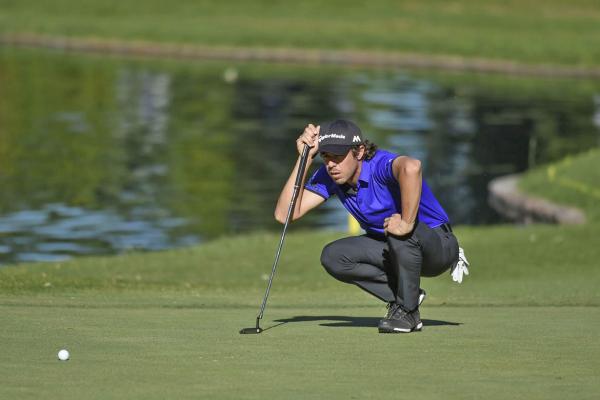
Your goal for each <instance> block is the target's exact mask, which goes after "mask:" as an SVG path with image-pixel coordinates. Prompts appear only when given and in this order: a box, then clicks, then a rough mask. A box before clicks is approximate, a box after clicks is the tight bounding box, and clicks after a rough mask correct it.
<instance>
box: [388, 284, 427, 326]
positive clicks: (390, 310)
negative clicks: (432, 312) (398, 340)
mask: <svg viewBox="0 0 600 400" xmlns="http://www.w3.org/2000/svg"><path fill="white" fill-rule="evenodd" d="M425 297H427V292H425V291H424V290H423V289H419V306H420V305H421V304H422V303H423V301H424V300H425ZM397 307H398V305H397V304H396V303H388V304H387V311H386V313H385V316H384V317H383V319H382V320H380V321H379V324H378V325H377V327H378V328H379V329H380V330H381V328H384V329H385V327H386V326H387V325H388V324H387V321H388V320H389V319H390V318H391V316H392V315H393V314H394V313H395V312H396V308H397ZM417 310H418V309H417ZM417 313H418V311H417ZM420 321H421V320H420V319H419V322H420Z"/></svg>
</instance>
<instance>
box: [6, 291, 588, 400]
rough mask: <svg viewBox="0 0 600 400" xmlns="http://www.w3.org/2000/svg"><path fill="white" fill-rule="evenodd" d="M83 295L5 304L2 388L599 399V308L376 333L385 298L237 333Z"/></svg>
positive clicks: (433, 320) (194, 309)
mask: <svg viewBox="0 0 600 400" xmlns="http://www.w3.org/2000/svg"><path fill="white" fill-rule="evenodd" d="M182 299H183V300H185V298H184V297H182ZM86 301H91V302H92V303H93V302H94V299H93V298H89V299H87V300H86V299H85V298H84V299H83V301H82V299H81V298H80V299H79V300H78V303H77V304H79V305H77V304H75V305H71V306H66V305H63V306H48V305H32V304H28V305H16V304H13V305H2V306H0V324H1V325H2V327H3V329H2V331H1V332H2V333H1V334H0V340H1V342H2V347H3V357H2V360H3V361H2V370H3V373H2V375H1V377H0V381H1V382H2V385H1V386H0V397H2V398H7V399H8V398H19V399H29V398H31V399H34V398H40V396H42V397H43V398H56V399H59V398H60V399H82V398H86V399H97V398H98V399H101V398H128V399H131V398H140V399H142V398H143V399H165V398H210V399H217V398H231V399H235V398H244V399H258V398H332V399H338V398H339V399H349V398H356V399H361V398H386V397H390V398H419V399H437V398H440V397H444V398H487V399H506V398H515V399H549V398H557V399H558V398H578V399H585V398H590V399H591V398H594V396H595V395H596V394H597V391H598V389H599V388H600V387H599V385H598V383H597V380H596V378H597V372H598V370H599V369H600V346H599V343H598V340H597V337H598V336H597V333H598V331H599V329H600V313H599V311H598V308H597V307H449V306H439V307H427V306H424V307H423V310H422V314H423V320H424V324H425V327H424V330H423V331H422V332H420V333H415V334H410V335H380V334H378V333H377V330H376V324H377V321H378V319H379V316H380V314H381V313H382V312H383V308H382V307H381V306H369V307H345V306H337V307H336V306H333V305H327V304H324V305H323V306H322V307H321V308H318V309H317V308H314V307H309V308H304V307H294V306H286V307H274V308H272V309H271V310H270V311H269V313H268V318H266V319H265V320H264V321H263V327H264V328H268V329H266V330H265V331H264V332H263V333H262V334H261V335H240V334H238V330H239V329H240V328H242V327H246V326H252V325H253V323H254V315H255V313H254V310H251V309H249V308H247V307H242V308H239V307H224V306H211V305H210V304H204V305H200V304H198V305H197V306H189V307H182V308H178V307H159V306H147V307H139V306H136V307H127V306H117V305H111V304H107V303H104V304H96V305H95V306H94V307H88V306H89V305H91V304H88V306H86V305H85V303H86ZM101 303H103V302H101ZM61 348H68V349H69V351H70V352H71V359H70V360H69V361H67V362H60V361H58V360H57V359H56V353H57V352H58V350H59V349H61Z"/></svg>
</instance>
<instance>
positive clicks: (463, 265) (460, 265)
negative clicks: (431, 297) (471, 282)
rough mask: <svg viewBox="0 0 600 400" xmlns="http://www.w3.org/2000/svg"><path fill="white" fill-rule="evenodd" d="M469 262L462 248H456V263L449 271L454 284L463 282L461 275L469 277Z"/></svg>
mask: <svg viewBox="0 0 600 400" xmlns="http://www.w3.org/2000/svg"><path fill="white" fill-rule="evenodd" d="M468 266H469V261H467V257H465V251H464V250H463V249H462V247H459V248H458V262H457V263H456V265H455V266H454V268H452V270H451V271H450V274H451V275H452V280H453V281H454V282H458V283H461V282H462V280H463V274H464V275H469V268H468Z"/></svg>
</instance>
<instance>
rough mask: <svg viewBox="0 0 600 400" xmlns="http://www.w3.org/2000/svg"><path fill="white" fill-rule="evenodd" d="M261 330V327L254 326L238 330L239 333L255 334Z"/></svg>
mask: <svg viewBox="0 0 600 400" xmlns="http://www.w3.org/2000/svg"><path fill="white" fill-rule="evenodd" d="M262 331H263V330H262V328H261V327H258V326H255V327H252V328H244V329H242V330H241V331H240V335H256V334H259V333H261V332H262Z"/></svg>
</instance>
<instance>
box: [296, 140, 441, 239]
mask: <svg viewBox="0 0 600 400" xmlns="http://www.w3.org/2000/svg"><path fill="white" fill-rule="evenodd" d="M397 157H398V155H397V154H393V153H390V152H387V151H385V150H377V151H376V152H375V155H374V156H373V157H372V158H371V159H370V160H363V162H362V167H361V171H360V176H359V178H358V185H357V188H356V191H354V190H352V188H351V187H350V185H347V184H346V185H338V184H336V183H335V182H334V181H333V179H331V177H330V176H329V175H328V174H327V168H326V167H325V166H324V165H323V166H321V168H319V169H318V170H317V171H316V172H315V173H314V174H313V176H312V177H311V178H310V180H309V181H308V183H307V184H306V185H305V188H306V189H308V190H310V191H311V192H314V193H316V194H318V195H319V196H321V197H323V198H325V200H327V199H328V198H329V197H331V196H332V195H334V194H335V195H337V196H338V197H339V198H340V200H341V202H342V204H343V205H344V207H345V208H346V210H348V212H349V213H350V214H352V215H353V216H354V218H356V220H357V221H358V223H359V224H360V226H361V227H362V228H363V229H364V230H365V231H366V232H367V233H371V234H377V235H383V234H384V232H383V220H384V219H385V218H387V217H389V216H391V215H392V214H394V213H402V205H401V204H402V203H401V195H400V184H399V183H398V181H397V180H396V178H395V177H394V174H393V172H392V162H393V161H394V159H396V158H397ZM418 219H419V221H421V222H423V223H425V224H427V225H428V226H429V227H431V228H435V227H437V226H440V225H442V224H444V223H448V222H449V219H448V215H447V214H446V212H445V211H444V209H443V208H442V206H441V205H440V203H439V202H438V201H437V199H436V198H435V197H434V195H433V193H431V190H430V189H429V186H427V183H425V179H423V185H422V190H421V201H420V203H419V211H418Z"/></svg>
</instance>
